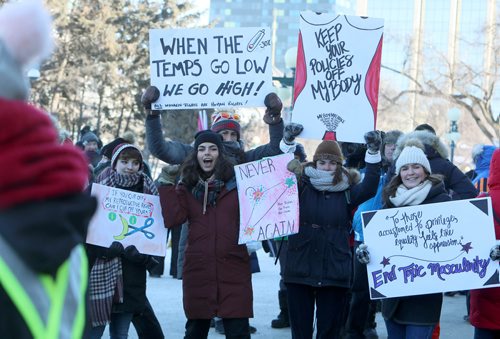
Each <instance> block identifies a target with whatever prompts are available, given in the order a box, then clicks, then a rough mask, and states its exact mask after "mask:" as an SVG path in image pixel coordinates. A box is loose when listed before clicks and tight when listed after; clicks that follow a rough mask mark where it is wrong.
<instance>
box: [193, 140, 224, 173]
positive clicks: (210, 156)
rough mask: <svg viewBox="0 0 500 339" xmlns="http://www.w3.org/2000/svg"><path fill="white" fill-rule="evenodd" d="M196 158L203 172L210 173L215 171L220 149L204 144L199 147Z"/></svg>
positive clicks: (214, 145)
mask: <svg viewBox="0 0 500 339" xmlns="http://www.w3.org/2000/svg"><path fill="white" fill-rule="evenodd" d="M196 158H197V159H198V164H199V165H200V167H201V169H202V170H203V172H206V173H210V172H212V171H213V170H214V168H215V164H216V163H217V159H218V158H219V148H218V147H217V145H216V144H212V143H211V142H204V143H202V144H200V145H199V146H198V150H197V153H196Z"/></svg>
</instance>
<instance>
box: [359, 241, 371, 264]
mask: <svg viewBox="0 0 500 339" xmlns="http://www.w3.org/2000/svg"><path fill="white" fill-rule="evenodd" d="M356 259H358V261H359V262H360V263H362V264H368V263H369V262H370V252H368V246H366V245H365V244H361V245H359V246H358V248H356Z"/></svg>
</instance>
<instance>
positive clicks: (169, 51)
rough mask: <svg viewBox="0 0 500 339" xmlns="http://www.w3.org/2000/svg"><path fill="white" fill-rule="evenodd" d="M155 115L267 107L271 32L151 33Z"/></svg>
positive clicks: (251, 30)
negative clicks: (158, 112)
mask: <svg viewBox="0 0 500 339" xmlns="http://www.w3.org/2000/svg"><path fill="white" fill-rule="evenodd" d="M149 51H150V68H151V85H154V86H156V87H157V88H158V89H159V90H160V98H159V99H158V101H156V102H155V103H153V105H152V107H153V109H157V110H160V109H167V110H168V109H200V108H201V109H203V108H223V107H229V108H231V107H232V108H234V107H249V106H254V107H259V106H261V107H263V106H264V98H265V96H266V95H267V94H268V93H269V92H271V90H272V64H271V33H270V30H269V28H265V27H254V28H251V27H250V28H249V27H246V28H231V29H229V28H212V29H208V28H204V29H152V30H150V31H149Z"/></svg>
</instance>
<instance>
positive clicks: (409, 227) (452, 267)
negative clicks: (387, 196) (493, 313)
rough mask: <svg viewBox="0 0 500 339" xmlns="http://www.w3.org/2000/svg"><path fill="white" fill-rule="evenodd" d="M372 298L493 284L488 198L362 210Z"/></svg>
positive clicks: (495, 269)
mask: <svg viewBox="0 0 500 339" xmlns="http://www.w3.org/2000/svg"><path fill="white" fill-rule="evenodd" d="M362 221H363V232H364V237H365V243H366V245H367V246H368V251H369V252H370V256H371V259H370V263H369V264H368V267H367V269H368V281H369V285H370V296H371V298H372V299H379V298H386V297H398V296H407V295H418V294H428V293H439V292H446V291H462V290H470V289H478V288H489V287H498V286H500V284H499V263H498V261H492V260H491V259H490V257H489V253H490V249H491V247H492V246H493V245H494V244H495V243H496V240H495V232H494V228H493V218H492V207H491V200H490V198H479V199H471V200H460V201H452V202H443V203H438V204H428V205H418V206H410V207H402V208H391V209H385V210H380V211H374V212H364V213H363V214H362Z"/></svg>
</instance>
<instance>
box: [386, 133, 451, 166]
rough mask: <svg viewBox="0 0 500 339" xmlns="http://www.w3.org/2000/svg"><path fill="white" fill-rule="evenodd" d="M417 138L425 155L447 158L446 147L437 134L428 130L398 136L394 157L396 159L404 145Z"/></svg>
mask: <svg viewBox="0 0 500 339" xmlns="http://www.w3.org/2000/svg"><path fill="white" fill-rule="evenodd" d="M411 139H417V140H419V141H420V142H421V143H422V144H423V145H424V147H425V150H424V151H425V155H426V156H427V157H428V158H435V157H441V158H443V159H448V148H447V147H446V145H445V144H444V143H443V142H442V141H441V140H440V139H439V137H438V136H437V135H434V134H432V133H431V132H429V131H413V132H410V133H407V134H404V135H402V136H400V137H399V139H398V142H397V144H396V149H395V150H394V159H397V158H398V157H399V155H400V154H401V151H402V150H403V148H404V147H405V145H406V144H407V143H408V142H409V141H410V140H411Z"/></svg>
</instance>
